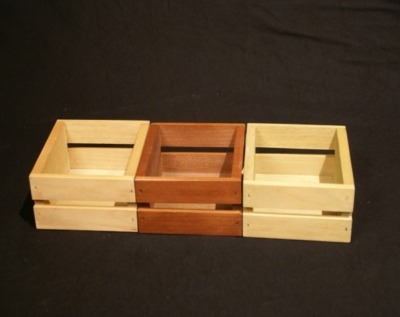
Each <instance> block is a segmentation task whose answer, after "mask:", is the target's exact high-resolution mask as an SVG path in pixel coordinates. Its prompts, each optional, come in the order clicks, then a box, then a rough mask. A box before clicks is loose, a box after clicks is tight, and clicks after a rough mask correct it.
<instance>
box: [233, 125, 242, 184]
mask: <svg viewBox="0 0 400 317" xmlns="http://www.w3.org/2000/svg"><path fill="white" fill-rule="evenodd" d="M245 130H246V127H245V125H239V126H238V127H236V129H235V141H234V142H235V143H234V150H233V159H232V164H231V175H232V176H233V177H240V178H241V177H242V173H243V166H244V157H243V155H244V141H245Z"/></svg>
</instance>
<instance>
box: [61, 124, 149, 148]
mask: <svg viewBox="0 0 400 317" xmlns="http://www.w3.org/2000/svg"><path fill="white" fill-rule="evenodd" d="M63 122H65V124H66V126H67V138H68V143H83V144H135V140H136V137H137V134H138V131H139V128H140V126H141V124H142V123H146V121H131V120H63Z"/></svg>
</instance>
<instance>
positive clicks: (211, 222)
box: [138, 207, 243, 236]
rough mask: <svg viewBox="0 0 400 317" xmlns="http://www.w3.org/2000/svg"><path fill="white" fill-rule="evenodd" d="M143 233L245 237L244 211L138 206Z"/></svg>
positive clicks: (139, 221)
mask: <svg viewBox="0 0 400 317" xmlns="http://www.w3.org/2000/svg"><path fill="white" fill-rule="evenodd" d="M138 226H139V232H140V233H158V234H193V235H217V236H242V228H243V223H242V212H241V210H239V209H238V210H224V211H222V210H189V209H188V210H182V209H176V210H173V209H161V208H157V209H153V208H142V207H139V208H138Z"/></svg>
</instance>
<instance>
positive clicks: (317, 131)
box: [255, 124, 336, 150]
mask: <svg viewBox="0 0 400 317" xmlns="http://www.w3.org/2000/svg"><path fill="white" fill-rule="evenodd" d="M335 133H336V127H334V126H320V125H296V124H257V127H256V142H255V143H256V147H269V148H287V149H320V150H328V149H334V147H333V145H332V141H333V137H334V135H335Z"/></svg>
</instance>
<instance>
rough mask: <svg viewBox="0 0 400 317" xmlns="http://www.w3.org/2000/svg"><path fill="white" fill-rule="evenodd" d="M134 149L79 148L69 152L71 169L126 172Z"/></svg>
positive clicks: (71, 149)
mask: <svg viewBox="0 0 400 317" xmlns="http://www.w3.org/2000/svg"><path fill="white" fill-rule="evenodd" d="M131 152H132V149H123V148H106V147H103V148H98V147H95V148H87V147H77V148H70V149H69V150H68V153H69V158H70V166H71V169H106V170H114V169H115V170H125V169H126V166H127V164H128V160H129V156H130V155H131Z"/></svg>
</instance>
